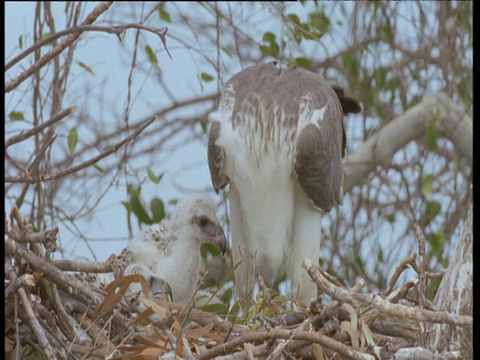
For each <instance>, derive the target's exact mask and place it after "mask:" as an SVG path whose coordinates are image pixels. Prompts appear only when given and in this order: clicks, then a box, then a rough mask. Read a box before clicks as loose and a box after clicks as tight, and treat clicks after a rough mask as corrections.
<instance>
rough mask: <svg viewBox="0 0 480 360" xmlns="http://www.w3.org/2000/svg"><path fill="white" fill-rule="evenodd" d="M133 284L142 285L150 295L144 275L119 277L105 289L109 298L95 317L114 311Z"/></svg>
mask: <svg viewBox="0 0 480 360" xmlns="http://www.w3.org/2000/svg"><path fill="white" fill-rule="evenodd" d="M132 282H139V283H141V285H142V289H143V291H144V292H145V293H146V294H148V284H147V282H146V280H145V278H144V277H143V275H140V274H134V275H127V276H122V277H119V278H118V279H115V280H113V281H112V282H111V283H110V284H108V285H107V286H106V287H105V290H106V291H107V292H108V293H107V296H106V297H105V299H104V300H103V302H102V303H101V304H100V306H99V307H98V308H97V309H96V310H95V312H94V317H95V316H97V315H103V314H105V313H106V312H108V311H110V310H111V309H113V308H114V307H115V306H116V305H117V304H118V303H119V302H120V300H121V299H122V297H123V296H124V295H125V293H126V292H127V290H128V287H129V286H130V284H131V283H132Z"/></svg>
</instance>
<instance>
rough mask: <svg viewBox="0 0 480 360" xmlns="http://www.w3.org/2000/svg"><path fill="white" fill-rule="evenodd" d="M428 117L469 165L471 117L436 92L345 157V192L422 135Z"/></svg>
mask: <svg viewBox="0 0 480 360" xmlns="http://www.w3.org/2000/svg"><path fill="white" fill-rule="evenodd" d="M430 120H434V121H435V123H436V125H437V129H438V132H439V134H440V135H442V136H444V137H446V138H447V139H449V140H450V141H451V142H452V143H453V144H454V146H455V148H456V149H457V151H458V152H459V153H460V155H461V156H462V157H464V158H466V159H467V160H468V161H469V163H470V164H472V162H473V123H472V119H471V118H470V117H469V116H467V115H465V112H464V111H463V110H462V109H461V108H460V107H459V106H458V105H456V104H455V103H454V102H453V101H452V100H451V99H450V98H449V97H448V96H447V95H446V94H444V93H439V94H437V95H433V96H431V97H429V98H427V99H425V100H424V101H422V102H421V103H420V104H418V105H416V106H414V107H412V108H411V109H410V110H408V111H407V112H405V113H404V114H403V115H401V116H399V117H397V118H396V119H393V120H392V121H390V122H389V123H388V124H387V125H386V126H385V127H384V128H383V129H381V130H380V131H379V132H378V133H377V134H375V135H373V136H372V137H371V138H370V139H368V140H367V141H366V142H365V143H364V144H363V145H362V146H361V147H360V149H358V150H357V151H356V152H354V153H352V154H351V155H350V156H348V157H347V158H346V159H345V163H344V169H345V175H346V186H345V191H350V190H351V189H352V187H353V186H355V185H360V184H362V183H363V182H364V181H365V180H366V179H367V177H368V175H369V174H370V173H371V172H372V171H373V170H375V168H376V167H377V166H378V165H382V166H386V165H388V164H390V162H391V159H392V157H393V155H394V154H395V153H396V152H397V151H398V150H400V149H401V148H403V147H404V146H405V145H407V144H408V143H409V142H410V141H412V140H415V139H418V138H421V137H423V136H425V134H426V131H427V127H428V123H429V121H430Z"/></svg>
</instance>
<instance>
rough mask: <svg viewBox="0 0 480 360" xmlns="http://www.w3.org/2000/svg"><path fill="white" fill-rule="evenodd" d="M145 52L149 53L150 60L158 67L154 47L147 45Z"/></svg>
mask: <svg viewBox="0 0 480 360" xmlns="http://www.w3.org/2000/svg"><path fill="white" fill-rule="evenodd" d="M145 52H146V53H147V56H148V60H150V62H151V63H152V65H153V66H155V67H156V68H158V59H157V55H155V53H154V52H153V50H152V48H151V47H150V45H147V46H145Z"/></svg>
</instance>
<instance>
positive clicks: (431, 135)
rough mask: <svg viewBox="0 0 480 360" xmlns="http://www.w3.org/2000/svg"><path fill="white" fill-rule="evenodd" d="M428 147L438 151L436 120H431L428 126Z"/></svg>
mask: <svg viewBox="0 0 480 360" xmlns="http://www.w3.org/2000/svg"><path fill="white" fill-rule="evenodd" d="M426 136H427V139H426V141H427V147H428V148H429V149H432V150H434V149H436V148H437V124H436V123H435V120H433V119H431V120H430V121H429V122H428V125H427V134H426Z"/></svg>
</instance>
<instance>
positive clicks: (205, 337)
mask: <svg viewBox="0 0 480 360" xmlns="http://www.w3.org/2000/svg"><path fill="white" fill-rule="evenodd" d="M214 325H215V324H214V323H209V324H207V325H205V326H203V327H199V328H196V329H187V330H185V331H184V334H185V336H186V337H187V338H188V339H189V340H193V341H195V340H196V341H200V342H203V343H205V342H210V341H213V342H215V343H221V342H223V340H224V338H223V336H220V335H218V334H215V333H211V331H212V329H213V327H214Z"/></svg>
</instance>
